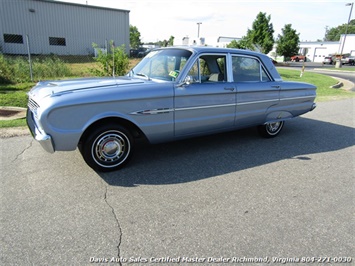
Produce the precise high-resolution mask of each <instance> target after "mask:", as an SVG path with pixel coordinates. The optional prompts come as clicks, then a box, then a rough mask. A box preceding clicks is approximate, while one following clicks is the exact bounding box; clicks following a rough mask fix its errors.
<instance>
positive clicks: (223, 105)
mask: <svg viewBox="0 0 355 266" xmlns="http://www.w3.org/2000/svg"><path fill="white" fill-rule="evenodd" d="M229 106H236V104H235V103H229V104H218V105H204V106H195V107H184V108H175V111H186V110H198V109H206V108H220V107H229Z"/></svg>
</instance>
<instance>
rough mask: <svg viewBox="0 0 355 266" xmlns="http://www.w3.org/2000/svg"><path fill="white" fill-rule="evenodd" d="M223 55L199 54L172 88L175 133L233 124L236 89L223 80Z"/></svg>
mask: <svg viewBox="0 0 355 266" xmlns="http://www.w3.org/2000/svg"><path fill="white" fill-rule="evenodd" d="M226 60H227V58H226V56H225V55H218V54H215V55H214V54H208V55H202V56H200V57H199V58H198V59H197V60H196V62H195V63H194V65H193V66H192V68H191V69H190V71H189V73H188V76H190V77H191V83H190V84H187V85H185V86H182V87H178V88H176V89H175V100H174V101H175V136H176V137H181V136H187V135H199V134H204V133H208V132H214V131H221V130H223V129H225V128H230V127H233V125H234V120H235V110H236V89H235V88H234V87H233V85H231V83H229V82H227V71H226V67H227V62H226Z"/></svg>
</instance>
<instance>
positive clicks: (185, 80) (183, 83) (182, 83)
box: [177, 76, 194, 87]
mask: <svg viewBox="0 0 355 266" xmlns="http://www.w3.org/2000/svg"><path fill="white" fill-rule="evenodd" d="M193 81H194V80H193V78H192V77H191V76H186V77H185V79H184V80H183V81H182V82H181V83H179V84H177V86H178V87H182V86H184V85H190V84H191V83H193Z"/></svg>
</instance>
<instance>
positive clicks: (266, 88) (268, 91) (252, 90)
mask: <svg viewBox="0 0 355 266" xmlns="http://www.w3.org/2000/svg"><path fill="white" fill-rule="evenodd" d="M232 72H233V83H234V86H235V88H236V90H237V95H236V104H237V106H236V126H237V127H239V126H246V125H255V124H263V123H264V122H265V119H266V115H267V113H268V111H269V110H270V109H272V108H273V107H275V106H276V105H278V103H279V99H280V88H281V83H280V82H275V81H273V80H272V77H271V75H269V74H268V72H267V71H266V68H265V67H264V66H263V64H262V62H261V61H260V59H259V58H257V57H252V56H248V55H232Z"/></svg>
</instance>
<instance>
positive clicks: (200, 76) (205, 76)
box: [188, 55, 227, 82]
mask: <svg viewBox="0 0 355 266" xmlns="http://www.w3.org/2000/svg"><path fill="white" fill-rule="evenodd" d="M225 68H226V56H224V55H203V56H201V57H200V58H198V59H197V60H196V62H195V63H194V65H193V66H192V67H191V69H190V71H189V73H188V75H189V76H191V77H192V80H193V82H225V81H227V75H226V70H225Z"/></svg>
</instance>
